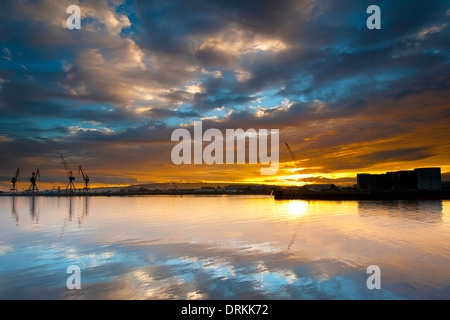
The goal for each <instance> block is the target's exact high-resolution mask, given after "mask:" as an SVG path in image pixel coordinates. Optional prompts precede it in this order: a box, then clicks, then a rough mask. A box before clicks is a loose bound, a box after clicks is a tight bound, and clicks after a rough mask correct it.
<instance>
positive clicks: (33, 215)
mask: <svg viewBox="0 0 450 320" xmlns="http://www.w3.org/2000/svg"><path fill="white" fill-rule="evenodd" d="M30 217H31V220H32V221H33V222H36V224H39V211H38V210H36V199H35V197H34V196H32V197H30Z"/></svg>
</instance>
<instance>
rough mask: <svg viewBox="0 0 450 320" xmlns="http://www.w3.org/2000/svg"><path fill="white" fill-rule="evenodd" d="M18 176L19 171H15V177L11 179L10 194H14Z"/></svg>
mask: <svg viewBox="0 0 450 320" xmlns="http://www.w3.org/2000/svg"><path fill="white" fill-rule="evenodd" d="M19 174H20V169H17V171H16V175H15V176H14V177H13V178H12V180H11V183H12V189H11V190H10V191H11V192H12V193H14V192H16V191H17V189H16V182H17V178H19Z"/></svg>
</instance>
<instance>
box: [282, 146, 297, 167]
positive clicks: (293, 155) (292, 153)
mask: <svg viewBox="0 0 450 320" xmlns="http://www.w3.org/2000/svg"><path fill="white" fill-rule="evenodd" d="M285 145H286V148H287V149H288V151H289V154H290V155H291V158H292V160H293V161H294V164H295V167H296V168H297V169H300V168H301V167H300V162H298V160H297V158H296V157H295V154H294V152H292V149H291V147H289V144H287V143H285Z"/></svg>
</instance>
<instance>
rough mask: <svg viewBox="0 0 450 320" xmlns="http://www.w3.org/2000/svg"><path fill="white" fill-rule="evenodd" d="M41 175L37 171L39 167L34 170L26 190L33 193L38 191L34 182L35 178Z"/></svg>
mask: <svg viewBox="0 0 450 320" xmlns="http://www.w3.org/2000/svg"><path fill="white" fill-rule="evenodd" d="M40 177H41V173H40V172H39V169H37V170H36V172H33V174H32V175H31V178H30V182H31V185H30V187H29V188H28V192H29V191H31V192H33V193H35V192H39V189H38V186H37V184H36V182H37V180H38V179H39V178H40Z"/></svg>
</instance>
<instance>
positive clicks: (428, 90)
mask: <svg viewBox="0 0 450 320" xmlns="http://www.w3.org/2000/svg"><path fill="white" fill-rule="evenodd" d="M72 4H76V5H79V6H80V8H81V15H82V23H81V26H82V28H81V30H68V29H67V28H66V20H67V18H68V16H69V15H68V14H67V13H66V9H67V7H68V6H69V5H72ZM371 4H372V3H371V1H347V0H340V1H331V0H282V1H273V0H258V1H237V0H236V1H235V0H227V1H222V0H219V1H209V0H198V1H186V0H174V1H162V0H155V1H143V0H98V1H88V0H84V1H81V0H80V1H57V0H38V1H25V0H20V1H13V0H6V1H3V2H2V10H1V11H0V21H1V22H2V23H1V25H0V148H1V150H2V156H1V158H0V165H1V169H0V176H1V177H2V181H1V182H0V183H1V184H2V185H3V186H4V188H5V189H6V188H7V185H8V183H9V180H10V178H8V177H9V176H12V175H13V173H14V172H15V170H16V168H17V167H21V168H22V172H23V175H24V177H22V178H21V179H22V180H21V181H22V183H23V184H24V186H25V185H26V181H27V178H26V176H28V175H29V174H30V175H31V172H32V170H35V169H36V168H37V167H39V168H41V171H42V172H43V173H45V174H43V175H42V180H43V181H44V182H47V183H48V184H49V185H52V184H57V182H58V180H59V179H61V180H63V181H61V183H63V182H64V179H63V178H61V177H64V175H63V174H64V172H63V171H62V168H61V164H60V160H59V158H58V155H57V152H64V154H65V156H66V157H67V160H68V162H69V163H70V164H71V165H72V166H73V167H74V168H75V167H77V166H78V165H79V164H83V166H84V167H85V168H86V170H87V171H90V175H91V176H92V177H94V179H93V182H96V183H97V184H128V183H137V182H149V181H161V182H168V181H196V182H198V181H214V182H228V181H230V182H231V181H241V182H250V181H251V182H261V181H265V182H272V183H283V182H286V183H293V182H299V181H300V182H332V181H335V182H336V183H345V184H352V182H351V181H352V179H353V177H354V176H355V175H356V173H357V172H361V171H365V172H383V171H389V170H397V169H399V170H400V169H411V168H414V167H419V166H440V167H442V168H443V172H448V171H450V166H449V165H448V163H449V160H450V151H449V150H450V148H449V147H450V146H449V144H450V142H449V140H448V137H449V136H450V129H449V128H450V106H449V103H448V101H449V88H450V76H449V72H448V70H450V68H449V67H450V64H449V62H450V57H449V54H448V52H449V49H450V48H449V47H450V41H449V39H450V37H449V35H450V15H449V14H448V12H449V9H450V8H449V6H448V1H443V0H437V1H431V2H427V3H426V4H425V3H424V2H423V1H418V0H417V1H410V0H409V1H406V0H402V1H387V0H381V1H378V2H377V5H379V6H380V8H381V18H382V23H381V29H380V30H368V29H367V28H366V19H367V17H368V15H367V14H366V9H367V7H368V6H369V5H371ZM198 120H203V124H204V128H218V129H220V130H225V129H228V128H230V129H232V128H243V129H244V130H246V129H248V128H255V129H261V128H265V129H279V130H280V134H281V135H280V138H281V141H280V143H284V142H288V143H289V144H290V145H291V147H292V148H293V150H294V152H295V154H296V155H297V158H298V160H299V162H300V163H301V165H302V168H297V171H295V170H294V171H293V168H292V165H293V163H292V160H291V159H290V157H289V154H288V153H287V151H286V149H285V148H284V146H283V145H280V152H281V153H280V159H281V161H282V165H281V167H280V172H279V173H278V175H277V176H273V177H261V176H260V175H259V172H260V171H259V166H253V165H252V166H232V165H220V166H219V165H215V166H206V165H205V166H202V165H196V166H174V165H173V164H172V163H171V160H170V151H171V148H172V147H173V146H174V144H173V143H172V142H171V141H170V136H171V133H172V131H173V130H174V129H176V128H178V127H179V126H180V125H182V126H185V127H187V128H191V127H190V126H191V125H192V123H193V121H198Z"/></svg>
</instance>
